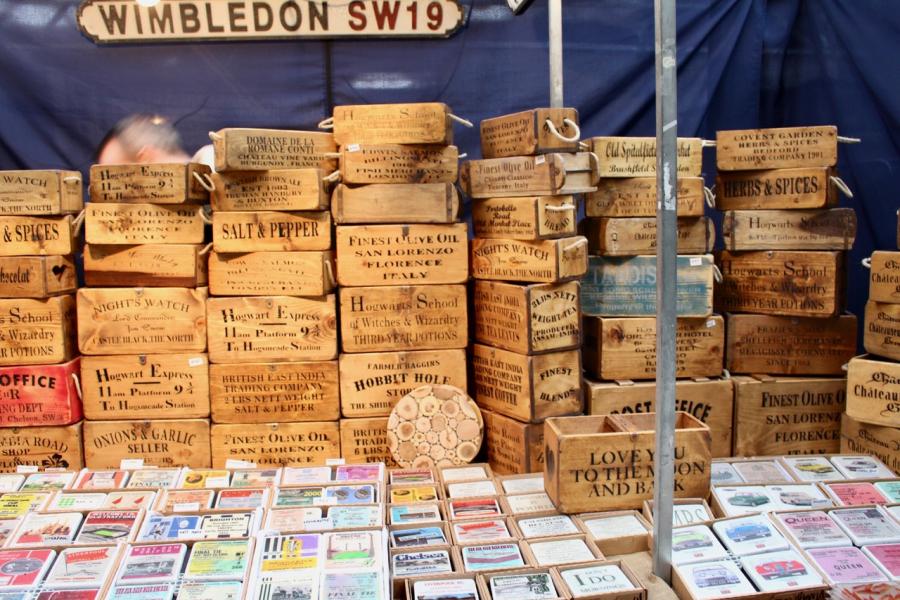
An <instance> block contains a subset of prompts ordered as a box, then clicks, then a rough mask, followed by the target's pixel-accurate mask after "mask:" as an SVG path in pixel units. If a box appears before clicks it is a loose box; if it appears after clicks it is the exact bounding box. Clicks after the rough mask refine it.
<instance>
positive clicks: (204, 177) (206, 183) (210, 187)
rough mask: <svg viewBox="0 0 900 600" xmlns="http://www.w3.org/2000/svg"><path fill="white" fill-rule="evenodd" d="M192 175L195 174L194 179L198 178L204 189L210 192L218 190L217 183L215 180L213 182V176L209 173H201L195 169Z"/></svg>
mask: <svg viewBox="0 0 900 600" xmlns="http://www.w3.org/2000/svg"><path fill="white" fill-rule="evenodd" d="M191 175H193V176H194V179H196V180H197V183H199V184H200V187H202V188H203V189H204V190H206V191H207V192H209V193H210V194H211V193H213V192H214V191H216V184H215V182H213V179H212V177H210V176H209V174H208V173H202V174H201V173H198V172H197V171H194V172H192V173H191Z"/></svg>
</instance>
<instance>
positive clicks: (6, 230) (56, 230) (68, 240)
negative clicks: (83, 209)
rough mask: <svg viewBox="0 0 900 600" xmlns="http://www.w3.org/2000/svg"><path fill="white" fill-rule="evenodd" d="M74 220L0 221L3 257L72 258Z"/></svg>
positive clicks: (34, 219)
mask: <svg viewBox="0 0 900 600" xmlns="http://www.w3.org/2000/svg"><path fill="white" fill-rule="evenodd" d="M73 236H74V231H73V229H72V217H71V216H70V215H66V216H62V217H2V218H0V240H2V241H3V243H0V256H29V255H34V254H38V255H48V254H49V255H54V254H72V253H73V252H74V251H75V244H74V240H73Z"/></svg>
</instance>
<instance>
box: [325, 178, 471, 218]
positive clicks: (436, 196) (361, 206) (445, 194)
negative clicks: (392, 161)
mask: <svg viewBox="0 0 900 600" xmlns="http://www.w3.org/2000/svg"><path fill="white" fill-rule="evenodd" d="M331 214H332V216H333V217H334V222H335V223H336V224H338V225H352V224H373V223H375V224H378V223H381V224H390V223H400V224H409V223H454V222H456V220H457V219H458V218H459V192H457V191H456V187H455V186H454V185H453V184H452V183H393V184H381V183H373V184H371V185H361V186H355V187H351V186H347V185H343V184H341V185H338V186H337V187H335V188H334V193H333V194H332V195H331Z"/></svg>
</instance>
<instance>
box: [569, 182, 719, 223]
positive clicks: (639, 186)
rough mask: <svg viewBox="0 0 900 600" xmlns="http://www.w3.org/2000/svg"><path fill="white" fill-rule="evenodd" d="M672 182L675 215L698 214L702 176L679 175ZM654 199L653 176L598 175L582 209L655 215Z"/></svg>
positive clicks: (594, 213)
mask: <svg viewBox="0 0 900 600" xmlns="http://www.w3.org/2000/svg"><path fill="white" fill-rule="evenodd" d="M676 186H677V189H676V192H675V195H676V206H677V208H678V216H679V217H702V216H703V214H704V212H705V210H706V197H705V192H704V189H703V178H702V177H679V178H678V181H677V183H676ZM657 201H658V200H657V197H656V177H629V178H627V179H622V178H614V177H601V178H600V181H599V182H598V183H597V191H596V192H590V193H588V194H585V196H584V212H585V215H586V216H588V217H655V216H656V203H657Z"/></svg>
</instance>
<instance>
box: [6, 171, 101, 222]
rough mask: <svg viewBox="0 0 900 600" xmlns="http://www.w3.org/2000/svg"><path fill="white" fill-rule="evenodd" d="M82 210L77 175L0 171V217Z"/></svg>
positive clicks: (57, 213) (70, 172)
mask: <svg viewBox="0 0 900 600" xmlns="http://www.w3.org/2000/svg"><path fill="white" fill-rule="evenodd" d="M83 207H84V200H83V197H82V185H81V173H80V172H78V171H56V170H44V171H36V170H29V171H0V215H2V216H8V215H69V214H72V215H74V214H78V213H79V212H81V209H82V208H83Z"/></svg>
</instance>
